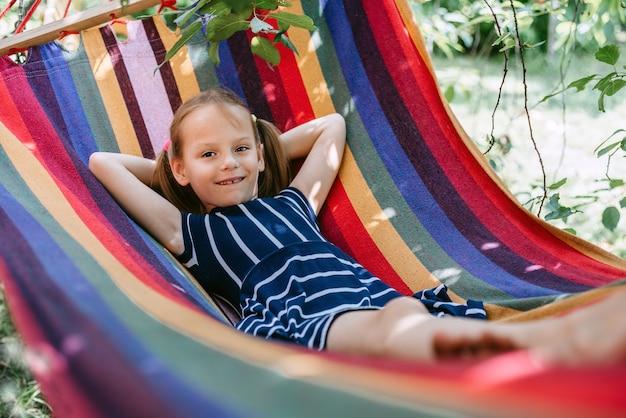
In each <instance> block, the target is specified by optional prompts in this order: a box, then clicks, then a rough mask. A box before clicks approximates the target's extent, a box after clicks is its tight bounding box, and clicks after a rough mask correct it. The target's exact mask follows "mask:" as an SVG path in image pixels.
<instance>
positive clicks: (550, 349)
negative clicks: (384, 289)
mask: <svg viewBox="0 0 626 418" xmlns="http://www.w3.org/2000/svg"><path fill="white" fill-rule="evenodd" d="M327 348H328V350H330V351H337V352H344V353H353V354H362V355H374V356H391V357H398V358H407V359H414V360H422V361H433V360H436V359H442V358H481V357H485V356H490V355H494V354H498V353H502V352H505V351H511V350H515V349H528V350H531V351H532V352H534V353H535V354H536V355H537V356H539V357H541V358H542V359H543V360H545V361H549V362H552V363H570V364H582V363H598V362H615V361H623V360H626V293H625V292H620V293H618V294H615V295H613V296H611V297H609V298H607V299H606V300H604V301H601V302H598V303H596V304H594V305H591V306H589V307H586V308H582V309H580V310H578V311H576V312H574V313H572V314H569V315H565V316H563V317H556V318H550V319H543V320H535V321H529V322H523V323H497V322H488V321H480V320H474V319H467V318H451V317H446V318H435V317H433V316H431V315H430V314H429V313H428V312H427V310H426V308H425V307H424V306H423V305H422V304H421V303H420V302H419V301H418V300H416V299H413V298H399V299H395V300H392V301H391V302H390V303H388V304H387V305H386V306H385V308H384V309H382V310H378V311H354V312H348V313H345V314H343V315H341V316H339V317H338V318H337V319H336V320H335V321H334V322H333V325H332V326H331V329H330V332H329V335H328V340H327Z"/></svg>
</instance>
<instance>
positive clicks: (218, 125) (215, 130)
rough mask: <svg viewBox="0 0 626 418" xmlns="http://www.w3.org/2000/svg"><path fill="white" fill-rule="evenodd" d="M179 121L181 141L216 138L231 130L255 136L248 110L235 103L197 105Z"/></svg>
mask: <svg viewBox="0 0 626 418" xmlns="http://www.w3.org/2000/svg"><path fill="white" fill-rule="evenodd" d="M181 122H182V123H181V126H180V139H181V140H182V142H183V143H185V142H187V140H189V139H191V138H195V139H199V138H202V139H208V137H215V139H218V138H220V137H222V136H223V134H227V132H231V134H232V133H233V130H234V131H238V132H241V133H242V135H243V136H248V135H252V136H255V135H254V131H253V128H252V119H251V115H250V112H249V111H248V109H246V108H244V107H242V106H237V105H231V104H214V103H211V104H206V105H203V106H199V107H197V108H196V109H194V110H193V111H192V112H190V113H189V114H188V115H187V117H186V118H184V119H183V120H182V121H181ZM227 135H229V136H230V134H227ZM181 145H182V144H181Z"/></svg>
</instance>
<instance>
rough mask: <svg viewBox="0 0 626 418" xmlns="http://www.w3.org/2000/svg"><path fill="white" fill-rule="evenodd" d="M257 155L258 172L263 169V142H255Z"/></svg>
mask: <svg viewBox="0 0 626 418" xmlns="http://www.w3.org/2000/svg"><path fill="white" fill-rule="evenodd" d="M256 148H257V155H258V156H259V173H261V172H263V171H265V157H264V155H265V148H263V144H258V143H257V144H256Z"/></svg>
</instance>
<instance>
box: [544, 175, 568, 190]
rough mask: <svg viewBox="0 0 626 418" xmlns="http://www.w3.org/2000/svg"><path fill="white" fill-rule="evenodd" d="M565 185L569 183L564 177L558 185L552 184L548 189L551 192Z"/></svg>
mask: <svg viewBox="0 0 626 418" xmlns="http://www.w3.org/2000/svg"><path fill="white" fill-rule="evenodd" d="M565 183H567V177H564V178H562V179H561V180H559V181H557V182H556V183H553V184H551V185H550V186H548V189H550V190H555V189H558V188H559V187H561V186H562V185H564V184H565Z"/></svg>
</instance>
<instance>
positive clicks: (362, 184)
mask: <svg viewBox="0 0 626 418" xmlns="http://www.w3.org/2000/svg"><path fill="white" fill-rule="evenodd" d="M339 177H340V179H341V183H342V184H343V186H344V187H345V189H346V193H347V194H348V197H349V199H350V201H351V202H352V203H353V205H354V210H355V211H356V213H357V215H358V217H359V219H360V220H361V223H362V224H363V226H364V227H365V228H366V230H367V231H368V233H369V235H370V236H371V238H372V239H373V240H374V243H375V244H376V246H377V247H378V249H379V250H380V251H381V252H382V254H383V255H384V256H385V258H386V259H387V261H388V262H389V263H390V264H391V266H392V267H393V269H394V270H395V271H396V272H397V273H398V274H399V275H400V277H402V279H403V280H404V282H405V283H406V284H407V285H408V286H409V287H410V288H411V289H412V290H413V291H418V290H421V289H425V288H431V287H434V286H438V285H439V284H440V282H439V281H438V280H437V279H436V278H435V277H434V276H433V275H432V274H431V273H430V272H429V271H428V270H427V269H426V267H424V265H423V264H422V263H421V262H420V261H419V259H418V258H417V257H416V256H415V254H413V252H412V251H411V250H410V249H409V247H408V246H407V245H406V242H405V241H404V240H403V239H402V237H401V236H400V235H399V234H398V232H397V231H396V229H395V228H394V227H393V225H392V224H391V222H390V221H389V219H388V218H387V216H386V215H385V213H384V211H383V209H382V208H381V207H380V205H379V204H378V202H377V200H376V198H375V197H374V195H373V194H372V191H371V190H370V188H369V186H368V184H367V183H366V181H365V179H364V178H363V175H362V174H361V171H360V170H359V167H358V165H357V163H356V160H355V159H354V156H353V155H352V152H351V151H350V149H349V148H348V149H346V152H345V154H344V157H343V163H342V166H341V170H340V172H339Z"/></svg>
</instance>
